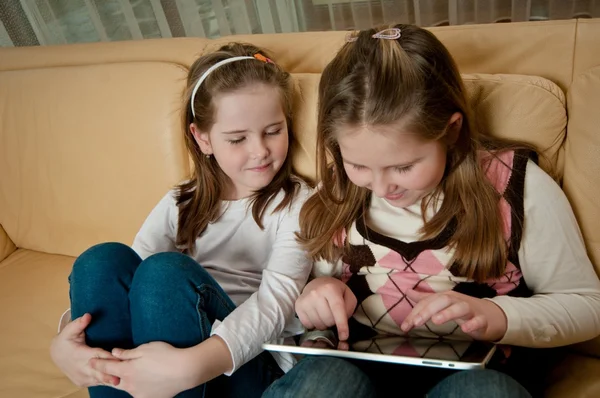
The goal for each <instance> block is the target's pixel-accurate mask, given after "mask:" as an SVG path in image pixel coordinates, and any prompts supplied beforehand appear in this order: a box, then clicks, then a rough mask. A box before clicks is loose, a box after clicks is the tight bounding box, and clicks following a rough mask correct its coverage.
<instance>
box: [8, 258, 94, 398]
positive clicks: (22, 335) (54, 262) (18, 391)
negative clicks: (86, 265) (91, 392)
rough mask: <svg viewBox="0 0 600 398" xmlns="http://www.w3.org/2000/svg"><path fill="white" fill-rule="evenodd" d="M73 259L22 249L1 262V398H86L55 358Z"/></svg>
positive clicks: (83, 391) (67, 297) (85, 394)
mask: <svg viewBox="0 0 600 398" xmlns="http://www.w3.org/2000/svg"><path fill="white" fill-rule="evenodd" d="M73 261H74V259H73V258H72V257H66V256H60V255H51V254H43V253H39V252H34V251H29V250H23V249H19V250H17V251H15V252H14V253H13V254H11V255H10V256H8V258H6V259H5V260H4V261H2V262H0V320H1V321H0V336H2V338H1V339H0V396H2V397H13V398H37V397H40V398H41V397H56V398H59V397H72V398H75V397H85V396H87V393H86V392H85V390H82V391H81V392H80V393H78V394H74V393H75V392H77V391H78V390H79V389H78V388H77V387H76V386H74V385H73V384H72V383H71V382H70V381H69V380H68V379H67V378H66V377H65V376H63V375H62V374H61V373H60V371H59V370H58V368H56V367H55V366H54V364H53V363H52V360H51V358H50V352H49V347H50V341H51V339H52V337H53V336H54V335H55V334H56V329H57V326H58V320H59V318H60V315H61V313H62V312H63V311H64V310H65V309H66V308H67V307H68V306H69V296H68V291H69V287H68V286H69V285H68V281H67V278H68V275H69V272H70V270H71V266H72V264H73Z"/></svg>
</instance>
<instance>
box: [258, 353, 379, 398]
mask: <svg viewBox="0 0 600 398" xmlns="http://www.w3.org/2000/svg"><path fill="white" fill-rule="evenodd" d="M375 396H376V391H375V387H374V386H373V384H372V383H371V380H370V379H369V377H368V376H367V375H366V374H365V373H364V372H362V371H361V370H360V369H359V368H358V367H356V366H355V365H353V364H352V363H350V362H348V361H346V360H344V359H341V358H334V357H325V356H307V357H304V358H303V359H302V360H300V361H299V362H298V364H297V365H296V366H294V367H293V368H292V369H291V370H290V371H289V372H288V373H287V374H285V375H284V376H283V377H282V378H280V379H279V380H276V381H275V382H274V383H273V384H271V386H270V387H269V388H268V389H267V391H266V392H265V394H263V398H265V397H268V398H270V397H273V398H275V397H277V398H280V397H281V398H292V397H311V398H312V397H314V398H321V397H322V398H334V397H340V398H346V397H357V398H367V397H368V398H372V397H375Z"/></svg>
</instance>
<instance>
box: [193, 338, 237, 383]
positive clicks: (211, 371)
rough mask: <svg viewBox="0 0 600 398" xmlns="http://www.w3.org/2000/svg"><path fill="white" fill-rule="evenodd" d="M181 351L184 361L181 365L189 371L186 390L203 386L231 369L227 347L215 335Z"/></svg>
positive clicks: (230, 359) (231, 364)
mask: <svg viewBox="0 0 600 398" xmlns="http://www.w3.org/2000/svg"><path fill="white" fill-rule="evenodd" d="M183 351H184V352H185V354H184V355H185V360H184V361H182V363H183V364H184V366H186V367H187V369H189V370H191V372H190V378H189V381H186V384H191V386H189V387H187V388H186V389H189V388H193V387H196V386H198V385H200V384H204V383H206V382H208V381H210V380H212V379H214V378H215V377H218V376H221V375H222V374H224V373H226V372H229V371H231V369H232V368H233V360H232V358H231V353H230V352H229V347H228V346H227V343H225V340H223V339H222V338H221V337H219V336H217V335H213V336H211V337H209V338H208V339H206V340H204V341H203V342H202V343H200V344H198V345H196V346H193V347H190V348H185V349H183Z"/></svg>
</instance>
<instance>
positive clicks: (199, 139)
mask: <svg viewBox="0 0 600 398" xmlns="http://www.w3.org/2000/svg"><path fill="white" fill-rule="evenodd" d="M190 131H191V132H192V135H193V136H194V140H195V141H196V144H198V146H199V147H200V150H201V151H202V153H203V154H205V155H212V153H213V150H212V145H211V144H210V136H209V134H208V133H204V132H202V131H200V129H199V128H198V126H196V125H195V124H194V123H191V124H190Z"/></svg>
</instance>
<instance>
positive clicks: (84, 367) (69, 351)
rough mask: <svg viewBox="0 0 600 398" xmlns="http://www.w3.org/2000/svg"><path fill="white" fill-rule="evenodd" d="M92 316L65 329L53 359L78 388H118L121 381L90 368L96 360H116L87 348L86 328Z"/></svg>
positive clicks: (55, 345)
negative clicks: (116, 386)
mask: <svg viewBox="0 0 600 398" xmlns="http://www.w3.org/2000/svg"><path fill="white" fill-rule="evenodd" d="M91 320H92V316H91V315H90V314H85V315H83V316H82V317H81V318H77V319H75V320H74V321H72V322H70V323H69V324H67V326H65V328H64V329H63V330H61V332H60V333H59V334H57V335H56V336H55V337H54V339H53V340H52V344H51V345H50V356H51V357H52V360H53V361H54V363H55V364H56V366H58V368H59V369H60V370H61V371H62V372H63V373H64V374H65V375H66V376H67V377H68V378H69V379H70V380H71V381H72V382H73V383H74V384H75V385H77V386H79V387H91V386H97V385H101V384H106V385H115V384H117V383H118V382H119V379H118V378H116V377H114V376H110V375H107V374H105V373H102V372H98V371H97V370H95V369H93V368H92V367H91V366H90V365H89V363H88V362H89V360H90V359H92V358H105V359H114V357H113V356H112V355H111V353H110V352H108V351H104V350H103V349H101V348H92V347H88V346H87V345H86V344H85V328H87V326H88V325H89V324H90V322H91Z"/></svg>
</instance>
